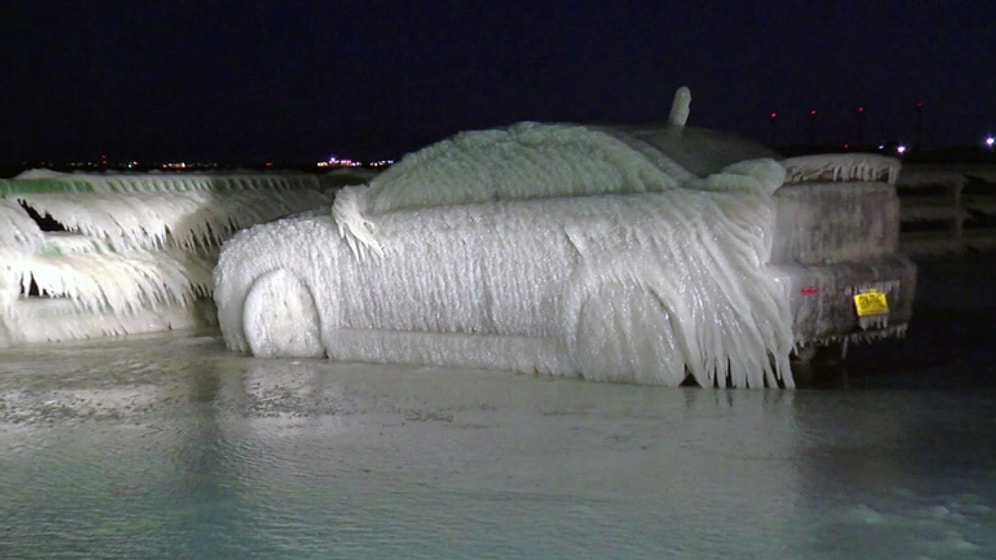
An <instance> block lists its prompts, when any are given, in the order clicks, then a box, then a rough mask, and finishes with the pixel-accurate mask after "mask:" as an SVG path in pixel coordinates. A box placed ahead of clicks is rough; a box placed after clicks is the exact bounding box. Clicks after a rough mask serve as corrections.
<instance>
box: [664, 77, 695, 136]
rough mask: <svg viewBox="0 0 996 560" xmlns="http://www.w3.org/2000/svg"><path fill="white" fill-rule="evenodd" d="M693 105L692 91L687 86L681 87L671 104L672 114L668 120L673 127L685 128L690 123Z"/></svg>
mask: <svg viewBox="0 0 996 560" xmlns="http://www.w3.org/2000/svg"><path fill="white" fill-rule="evenodd" d="M691 105H692V91H691V90H690V89H688V88H687V87H685V86H681V87H680V88H678V90H677V91H675V92H674V101H672V102H671V114H670V115H669V116H668V118H667V122H668V124H670V125H671V126H680V127H684V126H685V122H687V121H688V112H689V111H690V110H691Z"/></svg>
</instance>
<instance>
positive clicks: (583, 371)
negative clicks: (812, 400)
mask: <svg viewBox="0 0 996 560" xmlns="http://www.w3.org/2000/svg"><path fill="white" fill-rule="evenodd" d="M678 112H679V113H681V111H680V107H679V111H678ZM686 114H687V112H686ZM898 170H899V165H898V162H896V161H895V160H892V159H888V158H883V157H878V156H874V155H834V156H812V157H806V158H794V159H788V160H781V159H779V158H778V157H777V154H773V153H772V152H770V151H768V150H766V149H764V148H761V147H759V146H756V145H754V144H752V143H750V142H746V141H743V140H740V139H737V138H734V137H731V136H729V135H724V134H720V133H715V132H711V131H706V130H696V129H692V128H688V127H685V126H684V122H683V118H679V119H678V120H675V119H674V118H672V122H670V123H668V124H667V125H665V126H661V127H644V128H638V127H629V128H626V129H622V128H611V127H591V126H581V125H570V124H538V123H521V124H518V125H515V126H512V127H509V128H504V129H496V130H486V131H476V132H465V133H461V134H458V135H456V136H454V137H452V138H449V139H447V140H444V141H442V142H439V143H437V144H434V145H431V146H429V147H427V148H424V149H422V150H420V151H417V152H414V153H412V154H409V155H407V156H406V157H405V158H403V159H402V160H401V161H400V162H398V163H397V164H395V165H394V166H393V167H392V168H390V169H389V170H388V171H386V172H384V173H383V174H381V175H379V176H378V177H376V178H374V179H373V180H372V181H371V182H370V184H369V185H368V186H365V187H351V188H347V189H344V190H343V191H341V192H339V193H338V194H337V197H336V200H335V202H334V204H333V206H332V209H331V212H329V213H328V214H326V215H313V216H308V217H301V218H296V219H286V220H280V221H276V222H272V223H269V224H263V225H257V226H255V227H253V228H251V229H249V230H246V231H243V232H240V233H239V234H237V235H236V236H235V237H234V238H233V239H232V240H230V241H229V242H227V243H226V244H225V246H224V248H223V251H222V254H221V257H220V260H219V264H218V266H217V268H216V269H215V292H214V297H215V301H216V304H217V307H218V313H219V324H220V327H221V330H222V333H223V335H224V338H225V341H226V343H227V345H228V346H229V348H231V349H233V350H236V351H240V352H249V353H252V354H254V355H256V356H264V357H291V356H293V357H328V358H332V359H337V360H353V361H375V362H402V363H414V364H436V365H458V366H469V367H480V368H494V369H507V370H515V371H520V372H539V373H548V374H556V375H568V376H580V377H583V378H586V379H596V380H611V381H629V382H637V383H650V384H667V385H677V384H680V383H682V382H684V381H686V380H687V379H689V378H691V379H693V380H694V381H696V382H697V383H699V384H701V385H708V386H738V387H744V386H747V387H762V386H793V379H792V374H791V367H790V365H789V359H790V355H791V354H792V353H793V352H804V351H805V349H806V348H809V347H815V346H820V345H827V344H832V343H838V342H845V343H846V341H849V340H854V339H869V338H875V337H884V336H897V335H901V334H902V333H903V331H904V329H905V328H906V324H907V322H908V320H909V319H910V316H911V313H912V307H911V305H912V296H913V290H914V283H915V268H914V266H913V265H912V263H911V262H910V261H909V260H908V259H906V258H904V257H903V256H901V255H898V254H897V253H896V250H897V246H898V227H899V221H898V210H899V206H898V205H899V202H898V199H897V197H896V193H895V189H894V186H893V182H894V181H895V178H896V174H897V173H898Z"/></svg>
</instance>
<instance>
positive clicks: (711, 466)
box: [0, 337, 996, 559]
mask: <svg viewBox="0 0 996 560" xmlns="http://www.w3.org/2000/svg"><path fill="white" fill-rule="evenodd" d="M994 402H996V400H994V399H993V396H992V394H991V393H986V392H982V393H979V392H970V391H940V390H934V391H909V390H859V391H853V390H852V391H843V390H836V391H796V392H792V391H735V390H731V391H726V390H701V389H694V388H688V389H668V388H654V387H637V386H628V385H611V384H598V383H588V382H580V381H572V380H550V379H542V378H533V377H528V376H516V375H511V374H504V373H495V372H476V371H457V370H442V369H432V368H413V367H394V366H371V365H359V364H333V363H329V362H326V361H288V360H283V361H280V360H278V361H264V360H254V359H250V358H243V357H234V356H232V355H230V354H226V353H225V352H224V349H223V347H222V345H221V343H220V342H219V340H218V339H216V338H211V337H203V338H181V337H152V338H146V339H135V340H131V341H119V342H110V343H108V342H104V343H101V344H76V345H65V346H56V347H51V346H50V347H45V348H41V347H39V348H29V349H21V350H18V351H16V352H13V351H7V352H5V353H3V354H2V355H0V446H2V449H3V453H2V454H0V495H2V496H3V497H4V498H3V499H2V500H0V518H2V519H4V520H5V523H4V524H3V526H2V527H0V557H3V558H53V557H65V558H72V557H80V558H171V559H172V558H243V557H249V556H251V555H255V557H260V558H271V559H280V558H294V559H301V558H393V557H397V558H443V557H446V558H567V557H570V558H655V559H656V558H719V557H724V558H816V559H819V558H858V557H860V558H890V559H895V558H918V557H922V558H991V557H993V556H994V555H996V537H993V536H992V535H993V534H996V513H994V511H993V507H994V501H996V459H994V457H996V453H994V451H996V449H994V444H993V438H992V437H991V434H992V432H993V428H994V427H996V421H994V419H996V414H994V413H996V406H994Z"/></svg>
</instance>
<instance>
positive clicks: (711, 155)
mask: <svg viewBox="0 0 996 560" xmlns="http://www.w3.org/2000/svg"><path fill="white" fill-rule="evenodd" d="M619 129H620V130H622V131H624V132H627V133H629V134H632V135H633V136H635V137H637V138H639V139H640V140H643V141H644V142H646V143H648V144H650V145H652V146H654V147H655V148H657V149H658V150H660V151H662V152H663V153H664V154H665V155H667V156H668V157H670V158H671V159H673V160H674V161H676V162H677V163H679V164H680V165H681V166H682V167H684V168H685V169H687V170H688V171H690V172H692V173H694V174H695V175H698V176H699V177H705V176H707V175H711V174H713V173H717V172H719V171H720V170H722V169H723V168H724V167H726V166H728V165H731V164H734V163H737V162H740V161H745V160H751V159H761V158H772V159H776V160H777V159H782V155H781V154H779V153H778V152H776V151H774V150H772V149H770V148H768V147H766V146H764V145H762V144H759V143H757V142H754V141H751V140H747V139H746V138H742V137H740V136H737V135H735V134H730V133H727V132H719V131H715V130H709V129H705V128H695V127H686V126H674V125H671V124H661V125H646V126H625V127H619Z"/></svg>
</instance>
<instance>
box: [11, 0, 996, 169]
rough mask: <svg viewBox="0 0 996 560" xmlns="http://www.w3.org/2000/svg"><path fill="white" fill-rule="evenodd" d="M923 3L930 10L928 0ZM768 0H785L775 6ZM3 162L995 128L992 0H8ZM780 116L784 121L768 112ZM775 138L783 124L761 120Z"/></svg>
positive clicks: (295, 156)
mask: <svg viewBox="0 0 996 560" xmlns="http://www.w3.org/2000/svg"><path fill="white" fill-rule="evenodd" d="M923 5H926V7H923ZM775 6H779V7H777V8H775ZM0 45H2V47H0V49H2V51H0V69H2V73H0V161H7V162H13V161H20V160H32V159H33V160H38V159H62V160H64V159H75V158H87V159H95V158H96V157H97V156H98V155H99V154H103V153H106V154H109V155H110V157H111V158H112V159H115V160H118V161H123V160H128V159H139V160H143V159H158V160H169V159H181V158H182V159H199V160H223V161H248V160H260V159H278V160H283V161H288V160H302V161H313V160H317V159H324V158H325V157H327V156H328V155H329V154H332V153H334V154H336V155H339V156H343V157H356V158H373V157H396V156H399V155H401V154H402V153H404V152H406V151H411V150H414V149H417V148H418V147H420V146H423V145H425V144H427V143H429V142H432V141H435V140H438V139H440V138H443V137H445V136H448V135H450V134H452V133H454V132H456V131H459V130H464V129H474V128H484V127H491V126H497V125H507V124H511V123H514V122H517V121H523V120H538V121H572V122H599V123H634V122H646V121H659V120H662V119H664V118H666V116H667V113H668V110H669V108H670V103H671V98H672V96H673V93H674V90H675V89H676V88H677V87H679V86H681V85H687V86H689V87H690V88H691V90H692V98H693V102H692V112H691V118H690V121H689V124H691V125H695V126H703V127H707V128H715V129H722V130H729V131H733V132H737V133H740V134H742V135H745V136H748V137H751V138H754V139H757V140H761V141H763V142H766V143H769V142H770V141H771V140H772V139H774V140H775V142H776V143H778V144H789V143H801V142H805V141H806V140H808V138H809V136H808V135H809V128H808V127H809V122H808V121H809V119H808V116H807V113H808V111H809V109H810V108H817V109H818V110H819V115H818V118H817V121H816V134H817V137H818V138H817V139H818V141H820V142H823V143H843V142H849V141H851V142H853V141H855V140H856V138H855V137H856V134H857V132H856V131H857V118H856V116H855V107H857V106H858V105H864V106H865V107H866V113H865V117H864V119H865V120H864V125H863V127H864V133H863V136H864V140H866V141H868V142H880V141H892V140H905V141H912V139H913V135H914V129H915V127H916V125H915V122H916V110H915V109H914V104H915V103H916V102H918V101H922V102H923V103H924V108H923V111H922V119H923V126H922V129H921V130H922V133H923V134H922V137H923V140H924V142H925V143H928V142H929V143H930V144H932V145H933V146H938V147H939V146H946V145H951V144H976V143H979V142H981V140H982V138H983V137H984V136H985V135H986V134H987V133H988V132H990V131H992V132H996V130H994V129H993V126H994V125H996V79H994V76H996V2H993V1H987V0H973V1H957V0H953V1H948V2H945V1H936V2H930V1H928V2H919V3H918V2H909V1H906V2H871V1H860V2H847V1H827V2H811V1H798V2H782V3H776V2H735V1H733V2H725V1H723V2H721V1H711V0H689V1H686V0H671V1H666V2H665V1H662V2H652V1H648V0H643V1H638V2H613V1H611V0H598V1H588V0H577V1H562V2H556V1H542V0H535V1H528V0H523V1H501V0H490V1H486V2H478V1H473V0H467V1H445V0H429V1H425V2H399V1H379V2H378V1H375V0H369V1H358V2H353V1H340V2H336V1H333V0H328V1H317V0H316V1H294V0H283V1H279V2H274V1H264V0H256V1H252V0H246V1H229V0H218V1H211V0H199V1H166V0H163V1H155V2H153V1H138V0H124V1H120V2H118V1H105V0H88V1H82V0H79V1H78V0H66V1H45V0H40V1H39V0H4V1H3V2H0ZM772 111H777V112H778V114H779V119H778V121H777V124H776V126H777V128H776V129H774V130H773V129H772V126H771V124H770V123H769V120H768V115H769V113H771V112H772ZM773 133H774V137H772V134H773Z"/></svg>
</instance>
